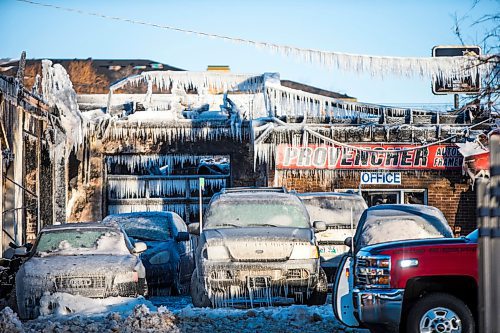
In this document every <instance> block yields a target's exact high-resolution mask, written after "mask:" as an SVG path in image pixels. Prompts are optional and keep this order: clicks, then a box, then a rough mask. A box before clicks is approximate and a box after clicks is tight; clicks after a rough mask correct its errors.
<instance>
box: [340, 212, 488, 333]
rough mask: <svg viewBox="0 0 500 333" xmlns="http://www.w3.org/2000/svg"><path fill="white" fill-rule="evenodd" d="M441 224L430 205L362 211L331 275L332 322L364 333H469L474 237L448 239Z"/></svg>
mask: <svg viewBox="0 0 500 333" xmlns="http://www.w3.org/2000/svg"><path fill="white" fill-rule="evenodd" d="M442 219H444V216H442V214H440V212H439V211H438V210H437V209H435V208H433V207H425V206H421V207H419V206H418V205H381V206H376V207H371V208H369V209H367V210H366V211H365V213H364V214H363V216H362V217H361V219H360V222H359V224H358V229H357V231H356V235H355V236H354V239H350V238H348V239H346V245H348V246H350V247H351V251H350V252H349V254H348V255H346V256H345V257H344V258H343V259H342V261H341V263H340V266H339V270H338V272H337V276H336V281H335V288H334V297H333V309H334V313H335V316H336V317H337V318H338V319H339V320H340V321H341V322H342V323H344V324H345V325H347V326H349V327H363V328H368V329H369V330H370V331H371V332H392V331H395V332H398V331H399V332H408V333H410V332H411V333H414V332H429V333H430V332H439V333H440V332H462V333H471V332H475V328H476V322H477V320H476V319H477V295H478V259H477V231H475V232H473V233H471V234H470V235H468V236H467V237H461V238H451V237H452V236H451V230H448V229H449V227H448V226H447V224H446V225H444V223H446V220H445V219H444V221H439V220H442ZM419 229H421V230H419ZM422 230H424V232H421V231H422ZM426 232H427V233H428V234H427V235H426V234H425V233H426ZM391 238H392V239H391ZM412 238H418V239H412ZM394 239H396V241H392V242H391V241H390V240H394ZM388 241H389V242H388Z"/></svg>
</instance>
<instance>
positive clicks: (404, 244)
mask: <svg viewBox="0 0 500 333" xmlns="http://www.w3.org/2000/svg"><path fill="white" fill-rule="evenodd" d="M465 243H470V244H474V242H470V241H468V240H467V239H466V238H464V237H461V238H429V239H414V240H400V241H394V242H387V243H380V244H374V245H370V246H365V247H363V248H361V249H360V252H361V251H362V252H363V253H365V254H366V253H370V254H379V253H381V252H383V251H387V250H394V249H399V248H401V249H402V250H404V249H406V248H415V247H419V246H441V245H454V244H465Z"/></svg>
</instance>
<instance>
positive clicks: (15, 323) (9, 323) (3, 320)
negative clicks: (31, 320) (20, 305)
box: [0, 307, 24, 333]
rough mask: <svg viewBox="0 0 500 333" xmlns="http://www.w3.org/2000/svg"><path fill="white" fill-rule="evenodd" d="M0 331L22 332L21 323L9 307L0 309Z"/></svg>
mask: <svg viewBox="0 0 500 333" xmlns="http://www.w3.org/2000/svg"><path fill="white" fill-rule="evenodd" d="M0 332H9V333H22V332H24V329H23V324H22V323H21V321H20V320H19V318H18V317H17V314H16V313H15V312H14V311H12V309H11V308H9V307H6V308H4V309H3V310H2V311H0Z"/></svg>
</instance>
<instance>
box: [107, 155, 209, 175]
mask: <svg viewBox="0 0 500 333" xmlns="http://www.w3.org/2000/svg"><path fill="white" fill-rule="evenodd" d="M211 157H212V156H211V155H210V156H209V155H207V156H204V155H186V154H170V155H161V154H148V155H139V154H121V155H109V156H107V157H106V163H107V165H108V170H111V167H112V166H113V165H115V164H119V165H122V166H125V167H126V168H127V170H128V171H129V172H134V171H136V170H148V169H150V168H152V167H162V166H165V167H167V168H166V169H165V174H166V175H169V174H171V172H172V170H173V167H174V165H179V166H180V167H181V168H182V167H183V166H184V165H186V164H195V165H196V164H198V163H199V161H200V160H201V159H206V158H211Z"/></svg>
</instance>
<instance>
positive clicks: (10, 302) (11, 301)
mask: <svg viewBox="0 0 500 333" xmlns="http://www.w3.org/2000/svg"><path fill="white" fill-rule="evenodd" d="M7 306H8V307H9V308H11V309H12V311H14V312H15V313H19V308H18V306H17V294H16V285H15V284H14V285H13V286H12V290H11V291H10V293H9V295H8V297H7Z"/></svg>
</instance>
